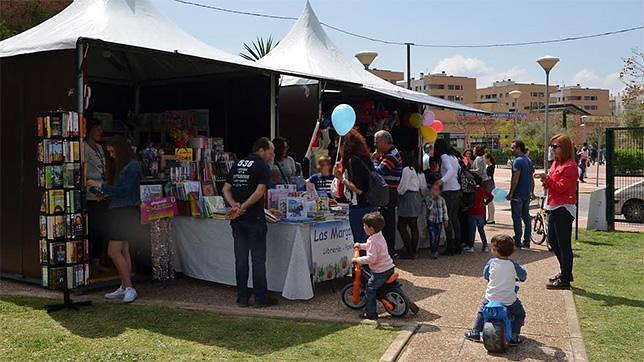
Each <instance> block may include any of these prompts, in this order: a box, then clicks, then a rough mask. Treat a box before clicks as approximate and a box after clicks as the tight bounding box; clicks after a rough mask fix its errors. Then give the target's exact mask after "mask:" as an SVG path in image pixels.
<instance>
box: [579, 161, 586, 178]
mask: <svg viewBox="0 0 644 362" xmlns="http://www.w3.org/2000/svg"><path fill="white" fill-rule="evenodd" d="M586 162H587V161H583V162H581V163H579V169H580V171H579V181H582V182H583V181H584V179H585V178H586Z"/></svg>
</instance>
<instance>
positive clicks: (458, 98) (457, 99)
mask: <svg viewBox="0 0 644 362" xmlns="http://www.w3.org/2000/svg"><path fill="white" fill-rule="evenodd" d="M447 100H448V101H452V102H463V96H447Z"/></svg>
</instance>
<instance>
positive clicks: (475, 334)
mask: <svg viewBox="0 0 644 362" xmlns="http://www.w3.org/2000/svg"><path fill="white" fill-rule="evenodd" d="M465 338H467V339H469V340H470V341H474V342H480V341H481V332H479V331H477V330H474V329H470V330H469V331H467V332H465Z"/></svg>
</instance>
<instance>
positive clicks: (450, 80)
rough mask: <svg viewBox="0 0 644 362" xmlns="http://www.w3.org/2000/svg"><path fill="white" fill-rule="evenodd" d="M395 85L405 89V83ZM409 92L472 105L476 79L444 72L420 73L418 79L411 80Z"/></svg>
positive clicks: (474, 96)
mask: <svg viewBox="0 0 644 362" xmlns="http://www.w3.org/2000/svg"><path fill="white" fill-rule="evenodd" d="M397 84H398V85H399V86H401V87H407V81H399V82H398V83H397ZM411 90H413V91H417V92H423V93H426V94H429V95H430V96H434V97H438V98H442V99H446V100H448V101H452V102H458V103H463V104H472V103H473V102H474V100H475V98H476V78H469V77H462V76H455V75H448V74H447V73H445V72H441V73H435V74H427V75H426V74H424V73H420V77H419V78H418V79H414V78H412V79H411Z"/></svg>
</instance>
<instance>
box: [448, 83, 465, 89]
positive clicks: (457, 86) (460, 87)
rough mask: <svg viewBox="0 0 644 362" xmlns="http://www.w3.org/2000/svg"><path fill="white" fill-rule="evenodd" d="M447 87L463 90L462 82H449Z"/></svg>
mask: <svg viewBox="0 0 644 362" xmlns="http://www.w3.org/2000/svg"><path fill="white" fill-rule="evenodd" d="M447 89H449V90H463V86H462V85H460V84H448V85H447Z"/></svg>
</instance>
